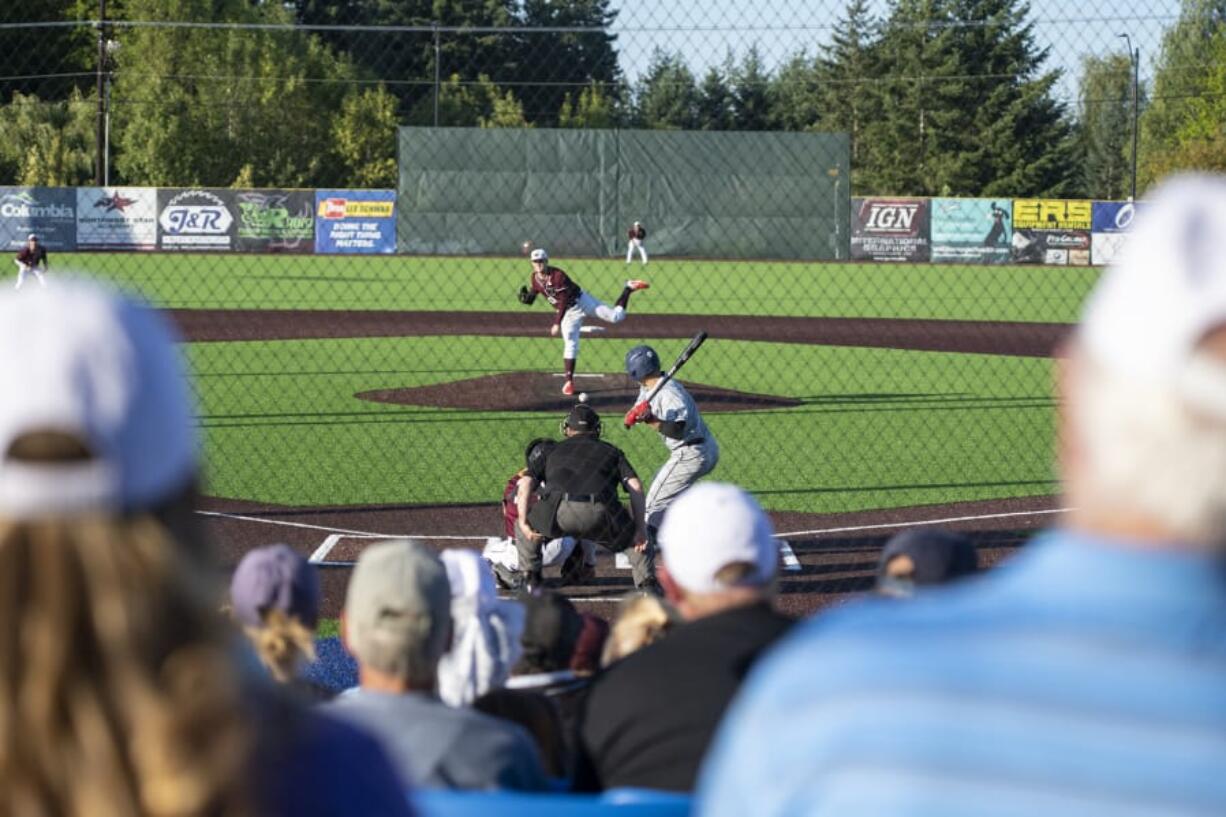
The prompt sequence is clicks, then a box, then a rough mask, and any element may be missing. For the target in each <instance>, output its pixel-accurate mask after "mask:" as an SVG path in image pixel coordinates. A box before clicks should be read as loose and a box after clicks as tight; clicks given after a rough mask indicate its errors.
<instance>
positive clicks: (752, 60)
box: [730, 44, 770, 130]
mask: <svg viewBox="0 0 1226 817" xmlns="http://www.w3.org/2000/svg"><path fill="white" fill-rule="evenodd" d="M730 81H731V84H732V123H733V127H735V128H737V129H738V130H766V129H767V127H768V124H769V122H770V110H769V108H770V102H769V93H768V89H769V87H770V74H769V73H768V72H767V71H766V69H765V68H764V67H763V65H762V55H761V54H760V53H759V52H758V46H757V45H756V44H755V45H754V46H753V47H751V48H750V49H749V51H747V52H746V53H745V56H744V57H743V58H742V59H741V62H740V64H739V65H737V66H736V67H735V68H734V69H733V70H732V71H731V72H730Z"/></svg>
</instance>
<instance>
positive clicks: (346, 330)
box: [169, 310, 1070, 616]
mask: <svg viewBox="0 0 1226 817" xmlns="http://www.w3.org/2000/svg"><path fill="white" fill-rule="evenodd" d="M169 315H170V317H171V318H172V320H174V321H175V322H176V323H177V325H178V326H179V328H180V330H181V332H182V333H183V335H184V337H185V338H186V339H188V340H191V341H197V342H207V341H238V340H276V339H309V338H342V337H411V336H418V335H486V336H489V335H496V336H516V337H539V336H541V335H543V334H545V333H546V332H547V330H548V322H547V321H548V319H547V318H545V317H543V316H542V315H541V314H540V313H535V314H532V313H526V312H525V313H517V312H389V311H362V312H351V311H340V310H272V311H251V310H170V311H169ZM630 324H633V325H632V326H630ZM700 329H706V330H707V331H710V332H711V334H712V337H714V338H727V339H736V340H754V341H767V342H776V343H802V344H822V345H836V346H868V347H877V348H898V349H917V350H925V351H941V352H961V353H977V354H1003V355H1022V356H1028V357H1048V356H1051V355H1053V354H1055V350H1056V349H1057V348H1058V346H1059V343H1060V342H1061V341H1062V340H1063V339H1064V338H1065V337H1066V336H1067V334H1068V332H1069V330H1070V327H1069V326H1068V325H1065V324H1023V323H988V322H983V323H980V322H974V321H927V320H895V319H863V320H858V319H848V318H758V317H746V316H739V315H724V316H693V315H635V316H634V319H633V321H627V322H626V323H625V324H621V325H618V326H610V327H608V328H607V332H606V333H604V334H602V335H600V336H597V337H607V338H620V339H623V340H624V339H630V338H636V337H644V336H646V337H661V338H688V337H691V336H692V335H693V334H694V333H695V332H697V331H699V330H700ZM606 381H607V382H606ZM579 382H580V389H581V390H584V391H586V392H587V393H588V394H589V397H590V398H591V400H592V404H593V405H594V406H595V407H597V408H599V407H602V406H605V405H613V404H616V405H618V406H624V405H626V403H627V394H628V393H629V392H630V391H632V389H633V387H632V386H631V385H630V384H629V383H628V382H626V381H619V380H618V379H617V378H615V377H608V378H601V379H599V380H596V379H593V380H592V381H589V382H588V383H585V382H583V381H582V380H581V381H579ZM491 384H492V385H493V386H494V387H496V389H497V390H498V392H499V394H500V395H501V397H500V399H501V400H503V401H505V402H504V406H502V407H505V408H509V409H512V410H515V409H518V410H531V411H541V410H558V409H564V408H566V407H569V405H571V403H570V401H569V400H564V399H563V398H562V397H561V395H560V394H557V393H556V392H555V391H554V390H556V389H557V388H558V387H559V385H560V384H559V383H558V382H557V380H556V378H552V377H550V376H548V375H541V374H534V373H526V372H511V373H505V374H500V375H494V376H491V377H488V378H478V379H474V380H468V381H461V382H458V383H452V384H447V385H444V386H434V387H429V389H387V390H381V391H376V392H366V393H363V394H361V395H358V397H360V398H361V399H373V400H385V401H389V400H390V401H410V402H414V403H417V402H419V401H421V402H428V404H430V405H439V406H455V407H472V405H473V404H472V402H471V401H472V400H473V399H474V395H475V393H476V392H477V391H478V390H483V391H482V397H483V399H482V402H481V403H480V405H481V406H483V407H488V406H490V402H489V391H488V389H489V388H490V387H491ZM696 391H697V395H696V396H697V397H698V400H699V402H700V403H702V405H703V408H704V409H705V410H708V411H720V410H725V411H728V410H739V409H741V408H756V409H761V408H763V407H769V406H772V405H779V406H783V405H789V404H791V402H790V401H788V400H786V399H781V398H778V397H770V396H764V395H746V394H740V393H736V392H729V391H726V390H720V389H711V388H709V387H701V388H699V389H697V390H696ZM755 401H757V402H755ZM762 401H766V402H765V404H764V403H763V402H762ZM202 512H203V514H204V517H203V518H204V520H205V524H206V526H207V527H208V529H209V530H210V532H211V534H212V535H213V538H214V540H215V541H216V542H217V543H218V544H219V547H220V549H221V553H222V557H223V559H224V561H225V562H226V563H227V564H228V565H233V564H234V563H236V562H237V561H238V559H239V557H240V556H241V555H242V554H243V553H245V552H246V551H247V550H249V549H250V548H252V547H255V546H257V545H261V544H268V543H271V542H286V543H288V544H290V545H292V546H294V547H295V548H297V549H298V550H299V551H300V552H302V553H304V554H306V555H310V554H312V553H315V552H317V550H318V549H319V548H320V547H321V545H322V544H325V543H327V542H332V547H331V550H330V551H329V556H328V558H329V560H330V561H332V562H335V563H336V566H335V567H332V566H325V567H323V568H322V576H323V585H324V614H325V615H327V616H335V615H336V614H337V612H338V611H339V609H340V606H341V602H342V600H343V597H344V588H345V583H346V581H347V579H348V572H349V571H348V566H347V564H345V563H346V562H348V561H350V560H351V559H352V558H355V557H356V554H357V553H358V552H360V550H361V547H362V546H363V545H364V543H366V542H369V541H370V540H371V539H372V538H374V537H380V536H400V535H417V536H419V537H421V538H423V539H425V540H426V541H428V542H430V543H431V544H433V545H435V546H438V547H449V546H465V547H480V545H481V544H482V542H483V540H484V538H485V537H487V536H497V535H500V533H501V521H500V518H499V515H498V508H497V504H496V502H495V501H494V499H493V498H491V501H490V502H489V503H485V504H480V505H441V506H396V507H387V506H384V507H365V506H363V507H310V508H307V507H278V506H269V505H261V504H257V503H251V502H247V501H244V500H239V499H228V498H222V497H210V498H207V499H206V500H205V502H204V506H203V509H202ZM771 516H772V519H773V521H774V523H775V527H776V530H777V531H779V532H780V533H781V534H786V535H787V536H786V538H787V540H788V541H789V543H790V547H791V549H792V552H793V553H794V555H795V560H794V562H793V563H792V567H793V568H794V569H792V570H784V571H783V572H781V574H780V591H781V593H780V599H781V604H782V606H783V608H784V609H785V610H787V611H788V612H790V613H792V614H795V615H805V614H808V613H811V612H814V611H816V610H819V609H821V608H823V607H826V606H829V605H831V604H837V603H840V602H842V601H844V600H846V599H848V598H850V597H852V596H854V595H857V594H859V593H862V592H863V591H865V590H867V589H869V588H870V587H871V584H872V575H873V570H874V568H875V566H876V560H877V555H878V553H879V552H880V548H881V545H882V543H883V542H884V541H885V539H886V538H888V536H889V535H891V534H892V533H894V532H895V531H897V530H899V529H901V528H904V527H909V526H912V525H916V524H925V523H932V522H940V524H942V526H944V527H948V528H953V529H958V530H963V531H966V532H968V533H971V534H973V535H974V536H975V538H976V540H977V541H978V542H979V544H980V555H981V561H982V562H983V564H984V565H985V566H987V565H992V564H995V563H997V562H999V561H1000V560H1002V559H1005V558H1008V556H1009V555H1010V554H1011V553H1012V552H1014V550H1015V549H1016V547H1017V546H1018V545H1019V544H1021V543H1022V542H1024V541H1025V539H1026V538H1027V537H1029V536H1030V535H1031V534H1033V533H1034V532H1035V531H1036V530H1038V529H1040V528H1042V527H1045V526H1047V525H1048V524H1050V523H1051V522H1052V521H1053V520H1055V519H1057V518H1058V499H1057V498H1056V497H1051V496H1040V497H1031V498H1020V499H1016V498H1015V499H1001V500H992V501H985V502H968V503H957V504H953V505H942V506H924V507H912V508H898V509H889V510H879V511H862V512H858V513H850V514H798V513H772V514H771ZM612 561H613V560H612V556H611V555H610V554H606V553H603V552H602V554H601V556H600V565H599V569H598V575H597V578H596V580H595V581H594V582H592V583H591V584H590V585H588V586H585V587H579V588H567V589H566V592H567V594H568V595H571V596H572V597H574V598H576V601H577V603H578V606H580V608H581V609H590V610H591V611H593V612H596V613H598V614H601V615H608V614H609V613H611V612H612V610H613V607H614V605H613V604H611V603H609V602H612V601H615V600H616V599H617V598H619V597H620V596H621V595H622V594H623V593H625V592H626V591H628V590H629V589H630V587H631V584H630V578H629V573H628V572H626V571H619V570H616V569H614V567H613V564H612Z"/></svg>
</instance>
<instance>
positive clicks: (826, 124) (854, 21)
mask: <svg viewBox="0 0 1226 817" xmlns="http://www.w3.org/2000/svg"><path fill="white" fill-rule="evenodd" d="M879 28H880V26H879V23H878V21H877V20H876V18H874V17H873V16H872V15H871V14H870V13H869V11H868V3H867V0H851V2H849V3H848V4H847V8H846V10H845V11H844V12H843V17H842V19H840V20H839V22H838V23H837V24H836V25H835V28H834V34H833V35H832V36H831V38H830V45H829V46H828V47H827V49H826V52H825V55H824V56H823V57H822V58H821V59H820V60H819V61H818V62H817V64H816V65H815V66H814V69H815V70H814V73H815V74H816V77H815V79H816V82H817V89H816V94H815V96H816V99H815V101H814V102H813V107H814V109H815V110H814V113H816V114H818V115H819V116H820V117H821V129H822V130H824V131H834V132H840V131H841V132H844V133H846V134H847V135H848V136H849V137H850V139H851V167H852V182H853V188H854V187H856V186H857V185H856V184H855V181H856V177H857V175H858V173H859V171H860V166H861V163H862V153H861V147H862V145H861V143H862V142H863V140H864V128H865V123H866V122H867V121H868V120H869V119H870V118H871V117H872V116H873V115H874V114H875V113H876V112H878V111H879V110H880V104H881V102H882V99H881V97H880V94H879V89H878V87H877V85H876V81H877V79H878V78H879V77H880V70H879V67H878V65H877V61H876V57H875V55H874V51H873V49H874V47H875V46H876V41H877V37H878V35H879Z"/></svg>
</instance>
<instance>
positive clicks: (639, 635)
mask: <svg viewBox="0 0 1226 817" xmlns="http://www.w3.org/2000/svg"><path fill="white" fill-rule="evenodd" d="M672 626H673V614H672V613H671V612H670V611H669V609H668V607H666V606H665V604H664V602H663V601H661V600H660V598H659V597H658V596H656V595H654V594H652V593H631V594H629V595H627V596H626V597H625V598H623V599H622V600H621V603H620V604H618V606H617V615H616V616H615V617H614V619H613V624H612V626H611V627H610V628H609V637H608V639H607V640H606V641H605V645H604V651H603V653H601V656H600V665H601V666H602V667H607V666H609V665H610V664H612V663H613V662H614V661H617V660H618V659H620V658H625V657H626V656H627V655H629V654H630V653H632V652H634V651H635V650H639V649H642V648H643V647H646V646H647V645H648V644H654V643H655V642H657V641H659V640H660V639H661V638H663V637H664V636H665V635H666V634H667V633H668V631H669V629H670V628H671V627H672Z"/></svg>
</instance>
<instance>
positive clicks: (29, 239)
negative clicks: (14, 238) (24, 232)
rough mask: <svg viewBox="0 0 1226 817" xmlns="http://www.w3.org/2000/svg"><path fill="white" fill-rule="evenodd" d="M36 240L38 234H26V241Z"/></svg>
mask: <svg viewBox="0 0 1226 817" xmlns="http://www.w3.org/2000/svg"><path fill="white" fill-rule="evenodd" d="M37 240H38V236H37V235H35V234H34V233H30V234H29V235H28V236H26V241H37Z"/></svg>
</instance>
